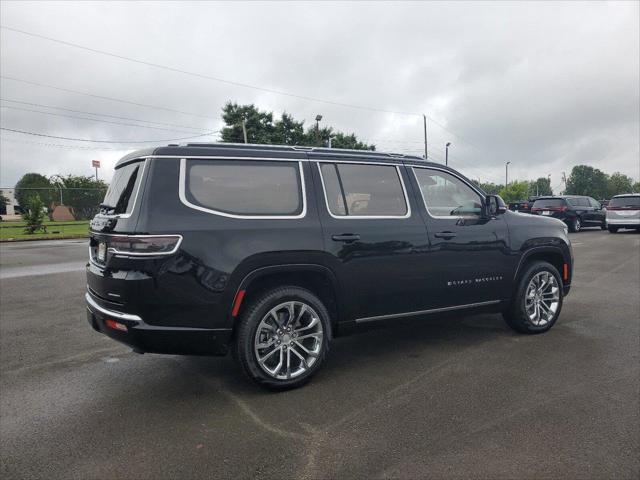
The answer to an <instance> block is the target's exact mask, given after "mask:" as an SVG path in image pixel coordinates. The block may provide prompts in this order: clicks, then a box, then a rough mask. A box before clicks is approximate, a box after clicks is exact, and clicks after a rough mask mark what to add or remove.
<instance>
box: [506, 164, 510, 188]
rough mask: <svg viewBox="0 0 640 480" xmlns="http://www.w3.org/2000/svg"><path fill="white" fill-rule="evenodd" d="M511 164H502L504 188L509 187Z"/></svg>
mask: <svg viewBox="0 0 640 480" xmlns="http://www.w3.org/2000/svg"><path fill="white" fill-rule="evenodd" d="M510 163H511V162H507V163H505V164H504V188H507V186H508V185H509V164H510Z"/></svg>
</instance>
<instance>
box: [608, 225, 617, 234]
mask: <svg viewBox="0 0 640 480" xmlns="http://www.w3.org/2000/svg"><path fill="white" fill-rule="evenodd" d="M617 231H618V227H612V226H611V225H609V233H616V232H617Z"/></svg>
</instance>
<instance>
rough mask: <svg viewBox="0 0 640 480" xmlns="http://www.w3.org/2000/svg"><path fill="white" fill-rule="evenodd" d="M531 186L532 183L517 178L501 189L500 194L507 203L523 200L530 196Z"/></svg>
mask: <svg viewBox="0 0 640 480" xmlns="http://www.w3.org/2000/svg"><path fill="white" fill-rule="evenodd" d="M530 188H531V184H530V183H529V182H527V181H522V182H519V181H517V180H516V181H515V182H511V183H510V184H509V185H508V186H507V187H505V188H503V189H502V190H500V196H501V197H502V199H503V200H504V201H505V202H507V203H509V202H517V201H518V200H523V199H525V198H527V197H528V196H529V191H530V190H529V189H530Z"/></svg>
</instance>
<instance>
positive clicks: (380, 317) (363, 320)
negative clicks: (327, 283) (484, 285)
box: [356, 300, 501, 323]
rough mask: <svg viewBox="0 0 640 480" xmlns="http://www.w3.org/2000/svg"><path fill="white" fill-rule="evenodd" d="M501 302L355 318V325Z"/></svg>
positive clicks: (493, 301) (494, 302)
mask: <svg viewBox="0 0 640 480" xmlns="http://www.w3.org/2000/svg"><path fill="white" fill-rule="evenodd" d="M500 302H501V300H489V301H488V302H477V303H468V304H466V305H456V306H453V307H441V308H431V309H429V310H417V311H415V312H404V313H392V314H390V315H378V316H375V317H364V318H356V323H366V322H375V321H378V320H389V319H392V318H402V317H414V316H417V315H428V314H431V313H440V312H449V311H453V310H463V309H465V308H473V307H483V306H487V305H495V304H497V303H500Z"/></svg>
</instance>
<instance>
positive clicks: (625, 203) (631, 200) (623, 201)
mask: <svg viewBox="0 0 640 480" xmlns="http://www.w3.org/2000/svg"><path fill="white" fill-rule="evenodd" d="M609 206H610V207H638V208H640V195H638V196H634V197H614V198H612V199H611V200H610V201H609Z"/></svg>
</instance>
